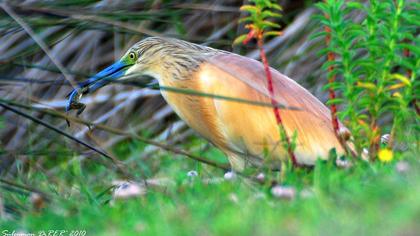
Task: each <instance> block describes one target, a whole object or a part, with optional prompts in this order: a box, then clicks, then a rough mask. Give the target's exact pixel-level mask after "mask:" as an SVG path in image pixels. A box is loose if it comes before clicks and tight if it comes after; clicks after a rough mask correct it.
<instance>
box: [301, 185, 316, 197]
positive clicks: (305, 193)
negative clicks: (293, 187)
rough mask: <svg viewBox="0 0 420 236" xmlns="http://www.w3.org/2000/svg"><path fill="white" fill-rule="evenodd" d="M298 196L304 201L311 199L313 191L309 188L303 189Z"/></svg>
mask: <svg viewBox="0 0 420 236" xmlns="http://www.w3.org/2000/svg"><path fill="white" fill-rule="evenodd" d="M299 195H300V197H301V198H305V199H307V198H312V197H313V196H314V191H313V190H312V189H310V188H305V189H302V191H300V194H299Z"/></svg>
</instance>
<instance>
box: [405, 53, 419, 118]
mask: <svg viewBox="0 0 420 236" xmlns="http://www.w3.org/2000/svg"><path fill="white" fill-rule="evenodd" d="M403 54H404V56H405V57H410V50H408V49H407V48H405V49H404V51H403ZM412 73H413V72H412V71H411V70H408V71H407V77H408V78H410V77H411V75H412ZM412 103H413V105H414V109H415V110H416V113H417V115H419V116H420V107H419V106H418V105H417V99H416V98H414V99H413V101H412Z"/></svg>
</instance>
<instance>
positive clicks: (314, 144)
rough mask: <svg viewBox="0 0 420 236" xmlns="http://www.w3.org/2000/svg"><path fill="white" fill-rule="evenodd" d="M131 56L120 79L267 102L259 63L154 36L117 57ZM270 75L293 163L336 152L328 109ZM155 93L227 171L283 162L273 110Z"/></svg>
mask: <svg viewBox="0 0 420 236" xmlns="http://www.w3.org/2000/svg"><path fill="white" fill-rule="evenodd" d="M132 51H134V52H136V54H137V56H136V57H138V58H136V60H135V63H133V65H132V66H131V67H129V68H128V69H127V71H126V73H125V74H131V73H138V72H141V73H142V74H145V75H149V76H152V77H154V78H156V79H157V80H158V82H159V85H160V86H162V87H170V88H176V89H179V90H188V91H191V90H194V91H196V92H197V93H203V94H211V95H218V96H224V97H234V98H239V99H242V100H247V101H254V102H257V103H261V104H270V102H271V99H270V94H269V92H268V89H267V86H266V84H267V82H266V78H265V76H266V75H265V73H264V68H263V65H262V64H261V63H260V62H258V61H256V60H253V59H249V58H246V57H243V56H239V55H236V54H233V53H228V52H225V51H220V50H216V49H212V48H209V47H204V46H200V45H196V44H192V43H188V42H185V41H181V40H175V39H164V38H155V37H153V38H147V39H145V40H143V41H140V42H139V43H138V44H136V45H135V46H133V47H132V49H130V50H129V51H128V52H127V54H126V55H125V56H124V57H129V56H130V54H129V53H130V52H132ZM124 57H123V58H124ZM130 57H131V56H130ZM271 73H272V75H273V84H274V92H275V95H274V99H275V100H276V101H277V102H278V103H279V104H282V105H285V106H286V108H284V109H280V114H281V116H282V120H283V124H284V127H285V129H286V133H287V134H288V135H289V136H291V135H292V134H293V133H294V132H296V134H297V139H296V149H295V150H294V153H295V156H296V159H297V162H298V163H299V164H306V165H312V164H314V162H315V160H316V159H317V158H323V159H325V158H327V157H328V154H329V151H330V150H331V149H332V148H335V149H336V151H337V152H338V153H339V154H340V153H343V152H344V150H343V148H342V147H341V145H340V142H339V140H338V139H337V137H336V135H335V133H334V130H333V127H332V124H331V118H330V111H329V109H328V108H327V107H326V106H325V105H323V104H322V103H321V102H320V101H319V100H318V99H317V98H316V97H314V96H313V95H312V94H310V93H309V92H308V91H307V90H305V89H304V88H303V87H301V86H300V85H299V84H297V83H296V82H295V81H293V80H291V79H289V78H288V77H286V76H284V75H282V74H281V73H280V72H278V71H276V70H274V69H271ZM162 95H163V97H164V98H165V100H166V101H167V102H168V103H169V105H170V106H171V107H172V108H173V109H174V111H175V112H176V113H177V114H178V115H179V117H181V119H183V120H184V121H185V122H186V123H187V124H188V125H189V126H190V127H191V128H193V129H194V130H195V131H197V132H198V133H199V134H201V136H203V137H204V138H206V139H207V140H209V141H210V142H211V143H213V144H214V145H215V146H217V147H218V148H220V149H221V150H222V151H223V152H224V153H225V154H226V155H227V156H228V158H229V161H230V163H231V165H232V168H233V169H234V170H239V171H241V170H243V168H244V167H245V166H247V164H251V165H257V166H259V165H262V164H269V165H276V163H278V162H277V161H279V160H285V159H287V158H288V154H287V151H286V150H285V149H284V145H283V143H281V142H280V140H281V138H280V133H279V127H278V124H277V123H276V119H275V116H274V113H273V108H272V107H270V106H262V105H257V104H250V103H244V102H240V101H231V100H226V99H220V98H215V97H212V96H197V95H194V94H188V93H186V94H183V93H179V92H174V91H172V90H169V91H168V90H163V91H162ZM290 107H293V108H297V109H289V108H290ZM273 160H274V162H273ZM273 167H274V168H275V166H273Z"/></svg>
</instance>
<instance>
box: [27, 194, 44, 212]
mask: <svg viewBox="0 0 420 236" xmlns="http://www.w3.org/2000/svg"><path fill="white" fill-rule="evenodd" d="M30 200H31V203H32V206H33V208H34V209H35V210H36V211H39V210H41V209H42V208H44V206H45V199H44V197H43V196H42V195H41V194H39V193H31V196H30Z"/></svg>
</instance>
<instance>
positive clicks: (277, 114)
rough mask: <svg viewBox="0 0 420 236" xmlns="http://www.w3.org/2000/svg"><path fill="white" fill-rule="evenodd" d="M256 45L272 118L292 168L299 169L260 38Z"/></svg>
mask: <svg viewBox="0 0 420 236" xmlns="http://www.w3.org/2000/svg"><path fill="white" fill-rule="evenodd" d="M257 43H258V48H259V50H260V57H261V60H262V62H263V64H264V71H265V75H266V77H267V85H268V91H269V93H270V98H271V104H272V105H273V112H274V116H275V117H276V122H277V125H279V126H280V127H281V129H283V131H284V134H285V140H286V143H287V152H288V153H289V156H290V159H291V160H292V164H293V166H294V167H299V164H298V163H297V161H296V156H295V153H294V152H293V150H292V145H291V143H290V140H289V137H288V136H287V132H286V129H285V127H284V123H283V120H282V119H281V116H280V110H279V108H278V104H277V101H276V100H275V99H274V86H273V79H272V77H271V71H270V66H269V64H268V60H267V57H266V54H265V51H264V47H263V44H264V43H263V39H262V37H257Z"/></svg>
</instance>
